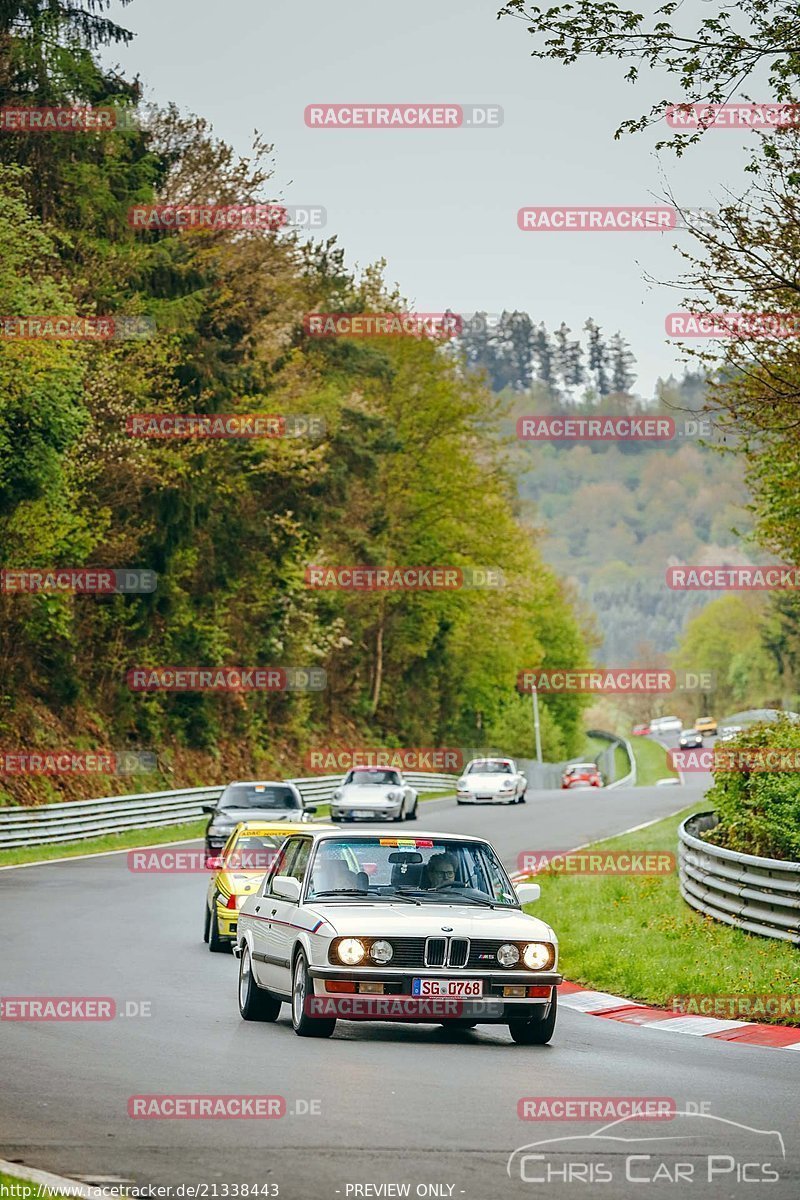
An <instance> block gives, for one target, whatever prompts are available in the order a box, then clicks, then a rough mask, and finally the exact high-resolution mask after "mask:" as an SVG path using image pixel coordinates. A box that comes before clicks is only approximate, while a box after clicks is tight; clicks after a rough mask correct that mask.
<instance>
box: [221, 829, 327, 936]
mask: <svg viewBox="0 0 800 1200" xmlns="http://www.w3.org/2000/svg"><path fill="white" fill-rule="evenodd" d="M304 828H305V825H303V824H300V823H295V822H290V821H272V822H269V821H240V822H239V824H238V825H237V826H236V828H235V829H234V831H233V833H232V834H231V835H230V837H229V838H228V840H227V842H226V843H225V846H224V848H223V849H222V851H221V852H220V854H219V855H214V856H212V857H210V858H208V859H207V861H206V866H207V867H208V868H209V869H210V870H212V871H213V874H212V876H211V878H210V880H209V883H208V891H207V893H206V905H205V920H204V924H203V941H204V942H207V943H208V948H209V950H211V951H212V952H215V953H216V952H219V951H222V950H228V949H230V947H231V946H232V944H233V941H234V938H235V937H236V923H237V920H238V917H239V909H240V908H241V906H242V904H243V903H244V901H245V900H246V898H247V897H248V896H249V895H250V893H251V892H253V891H255V890H256V888H257V887H258V885H259V884H260V882H261V880H262V879H263V878H264V876H265V874H266V873H267V871H268V870H269V868H270V867H271V866H272V864H273V862H274V861H275V859H276V857H277V854H278V850H279V849H280V847H281V846H282V845H283V843H284V842H285V841H286V838H287V837H288V836H289V834H292V833H298V832H299V831H300V830H301V829H304Z"/></svg>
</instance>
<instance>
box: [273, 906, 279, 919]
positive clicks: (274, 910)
mask: <svg viewBox="0 0 800 1200" xmlns="http://www.w3.org/2000/svg"><path fill="white" fill-rule="evenodd" d="M277 911H278V910H277V908H273V910H272V915H273V917H274V916H275V913H276V912H277Z"/></svg>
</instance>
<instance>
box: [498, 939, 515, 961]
mask: <svg viewBox="0 0 800 1200" xmlns="http://www.w3.org/2000/svg"><path fill="white" fill-rule="evenodd" d="M497 961H498V962H499V963H500V966H501V967H513V966H514V963H518V962H519V950H518V949H517V947H516V946H513V945H512V944H511V942H504V943H503V945H502V946H501V947H500V949H499V950H498V951H497Z"/></svg>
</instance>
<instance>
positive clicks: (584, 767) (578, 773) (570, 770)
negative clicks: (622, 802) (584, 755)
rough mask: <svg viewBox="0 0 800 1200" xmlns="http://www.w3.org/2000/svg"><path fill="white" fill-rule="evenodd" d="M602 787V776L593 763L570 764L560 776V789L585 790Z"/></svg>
mask: <svg viewBox="0 0 800 1200" xmlns="http://www.w3.org/2000/svg"><path fill="white" fill-rule="evenodd" d="M602 786H603V776H602V775H601V773H600V768H599V767H598V765H597V763H595V762H583V763H570V764H569V766H568V767H566V768H565V770H564V773H563V775H562V776H561V787H562V788H566V789H568V790H569V789H570V788H586V787H595V788H601V787H602Z"/></svg>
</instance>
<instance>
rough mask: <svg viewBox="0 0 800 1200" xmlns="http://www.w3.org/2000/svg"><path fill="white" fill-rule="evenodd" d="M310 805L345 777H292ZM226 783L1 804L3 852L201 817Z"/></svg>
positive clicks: (422, 777) (436, 782) (444, 783)
mask: <svg viewBox="0 0 800 1200" xmlns="http://www.w3.org/2000/svg"><path fill="white" fill-rule="evenodd" d="M404 778H405V780H406V782H407V783H410V784H411V786H412V787H414V788H417V789H418V790H419V791H422V792H451V791H454V790H455V782H456V776H455V775H437V774H434V773H433V772H428V771H418V772H414V771H411V772H407V773H406V774H405V775H404ZM287 782H288V783H294V784H295V785H296V786H297V788H298V789H299V791H300V794H301V796H302V797H303V799H304V800H305V801H307V802H308V803H309V804H313V803H314V802H315V801H319V802H320V803H325V802H326V801H327V800H330V798H331V796H332V795H333V793H334V791H335V790H336V788H337V787H338V786H339V784H340V783H341V782H342V776H341V775H316V776H313V777H311V778H308V779H289V780H287ZM222 790H223V789H222V786H219V785H218V786H215V787H205V788H203V787H199V788H183V789H179V790H178V791H175V792H141V793H139V794H134V795H131V796H113V797H111V799H108V800H74V801H68V802H66V803H63V804H42V805H38V806H36V807H32V808H0V850H11V849H13V848H15V847H17V846H42V845H45V844H46V843H50V842H74V841H80V840H81V839H83V838H93V837H102V836H103V835H104V834H108V833H124V832H125V830H127V829H152V828H156V827H158V826H164V825H178V824H180V823H181V822H183V821H192V820H195V819H196V818H198V817H202V816H203V810H202V806H203V805H204V804H213V803H214V801H216V800H218V799H219V796H220V794H221V792H222Z"/></svg>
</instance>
